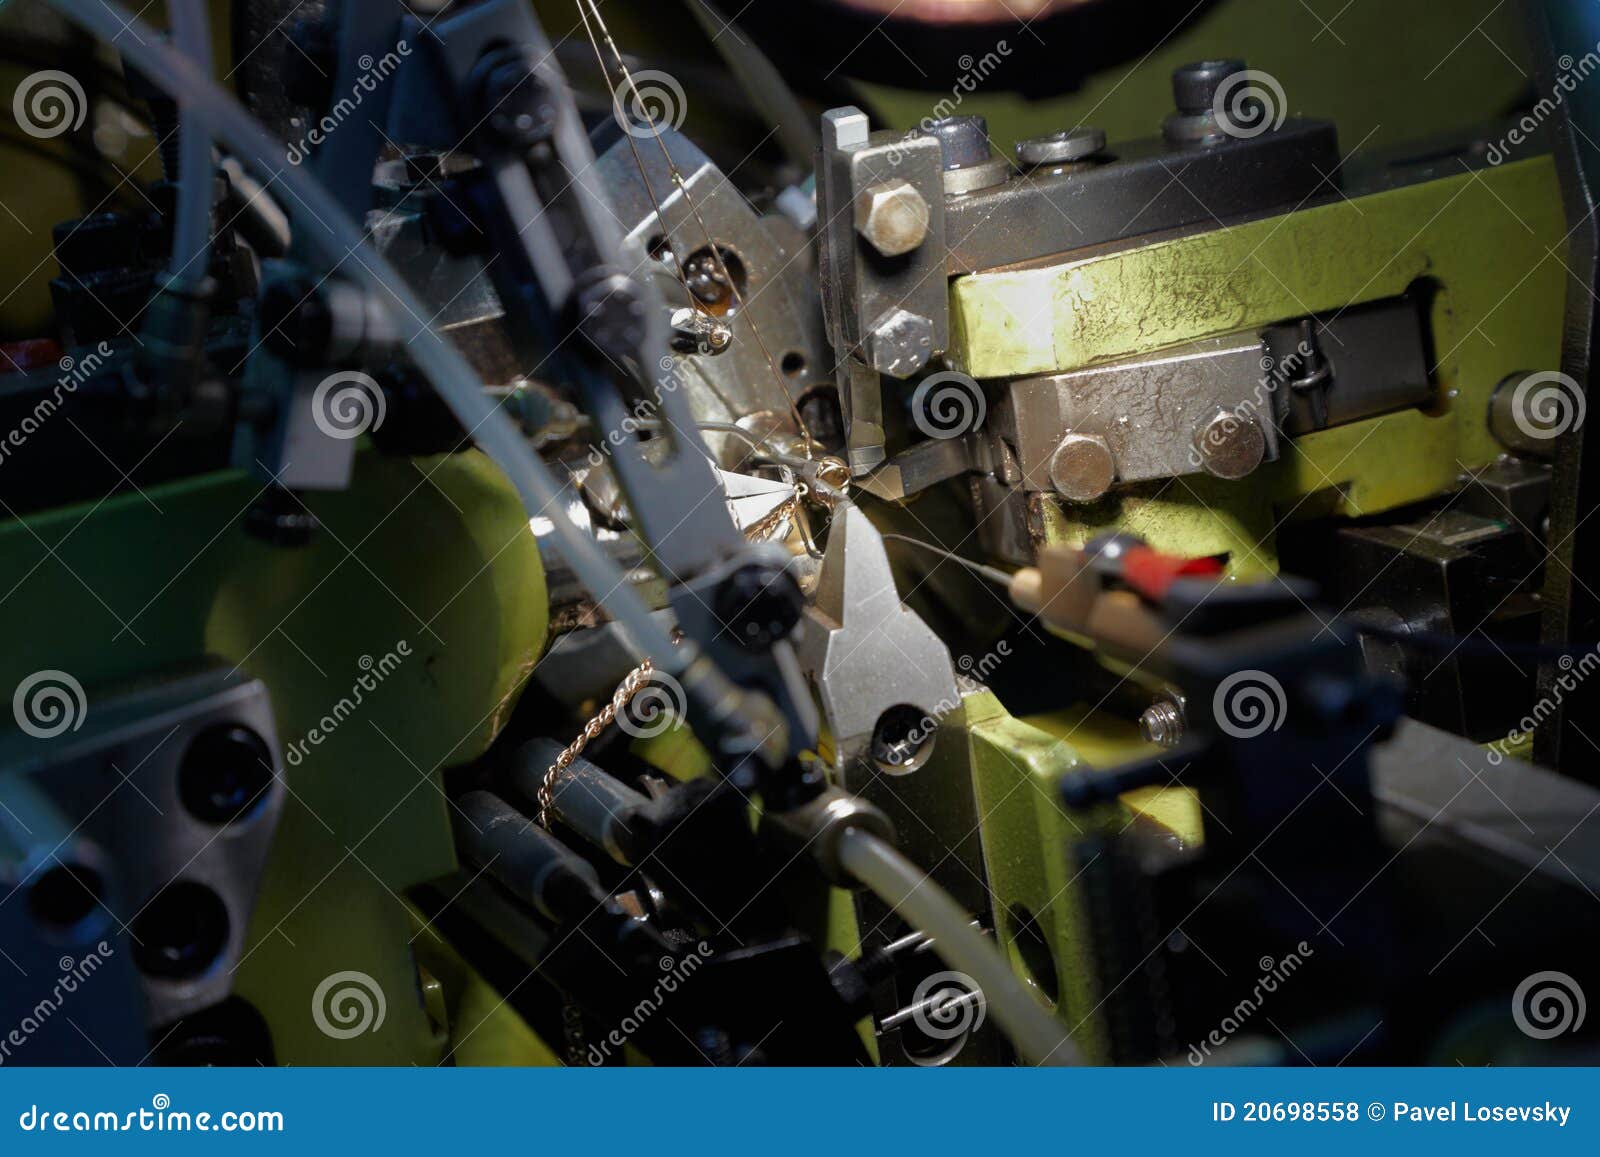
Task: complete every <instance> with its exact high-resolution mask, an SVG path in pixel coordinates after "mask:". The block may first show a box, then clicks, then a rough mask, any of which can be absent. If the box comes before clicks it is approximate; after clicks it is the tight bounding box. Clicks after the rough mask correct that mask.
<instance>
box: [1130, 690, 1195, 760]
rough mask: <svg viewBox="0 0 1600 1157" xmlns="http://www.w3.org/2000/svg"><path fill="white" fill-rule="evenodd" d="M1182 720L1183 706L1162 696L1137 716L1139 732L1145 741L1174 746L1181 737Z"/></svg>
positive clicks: (1163, 745) (1162, 745) (1169, 746)
mask: <svg viewBox="0 0 1600 1157" xmlns="http://www.w3.org/2000/svg"><path fill="white" fill-rule="evenodd" d="M1183 722H1184V721H1183V706H1182V705H1181V704H1180V703H1178V702H1177V701H1176V700H1174V699H1172V698H1169V697H1165V696H1163V697H1162V698H1160V699H1157V700H1156V701H1155V702H1154V703H1152V704H1150V706H1148V707H1146V708H1145V709H1144V714H1143V715H1141V716H1139V734H1140V735H1141V736H1142V737H1143V738H1144V741H1145V742H1146V743H1154V744H1158V745H1159V746H1161V747H1168V748H1171V747H1176V746H1178V742H1179V741H1180V740H1181V739H1182V738H1183Z"/></svg>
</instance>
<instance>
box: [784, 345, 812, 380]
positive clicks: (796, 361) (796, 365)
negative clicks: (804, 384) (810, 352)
mask: <svg viewBox="0 0 1600 1157" xmlns="http://www.w3.org/2000/svg"><path fill="white" fill-rule="evenodd" d="M778 365H779V367H780V368H781V369H782V370H783V372H784V373H785V374H787V375H788V376H789V377H791V378H798V377H799V376H800V375H801V374H803V373H805V372H806V355H805V354H803V353H801V352H800V351H799V350H790V351H789V352H788V353H786V354H784V355H783V361H781V362H779V363H778Z"/></svg>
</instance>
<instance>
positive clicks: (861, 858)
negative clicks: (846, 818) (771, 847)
mask: <svg viewBox="0 0 1600 1157" xmlns="http://www.w3.org/2000/svg"><path fill="white" fill-rule="evenodd" d="M839 860H840V862H841V863H842V865H843V866H844V870H845V871H847V872H849V873H850V874H851V875H852V876H854V877H855V878H856V879H857V880H860V881H861V882H862V883H863V884H865V885H866V886H867V887H868V888H870V889H872V891H874V892H876V893H877V894H878V897H879V899H881V900H882V901H883V902H884V903H885V904H888V905H889V906H890V907H891V908H893V909H894V910H895V911H896V912H897V913H898V914H899V916H900V918H901V919H902V920H904V921H905V922H906V923H907V924H909V925H911V927H913V928H915V929H916V930H917V931H919V932H925V933H927V934H928V935H929V936H931V937H932V938H933V950H934V951H935V952H937V953H938V954H939V956H940V957H941V958H942V959H943V960H944V962H945V963H946V964H948V965H949V966H950V967H951V968H956V969H959V970H960V971H962V972H964V973H966V974H967V975H968V976H969V977H971V978H972V981H973V983H974V984H976V985H977V987H978V989H979V991H981V992H982V993H983V999H984V1003H985V1004H986V1005H987V1006H988V1008H989V1011H990V1012H992V1013H993V1014H994V1018H995V1020H997V1021H999V1022H1000V1027H1001V1028H1003V1029H1004V1030H1005V1032H1006V1035H1007V1036H1009V1037H1010V1038H1011V1043H1012V1044H1013V1045H1015V1046H1016V1048H1017V1052H1018V1053H1019V1054H1020V1055H1021V1057H1022V1059H1023V1060H1025V1061H1027V1062H1028V1063H1029V1064H1031V1065H1075V1064H1082V1063H1083V1062H1082V1058H1081V1057H1080V1056H1079V1053H1078V1049H1077V1046H1076V1045H1075V1044H1073V1043H1072V1038H1071V1037H1069V1036H1068V1035H1067V1034H1066V1030H1064V1029H1063V1028H1062V1027H1061V1025H1060V1024H1058V1023H1057V1022H1056V1019H1055V1018H1054V1017H1053V1016H1051V1015H1050V1013H1049V1012H1048V1011H1047V1010H1046V1009H1045V1008H1044V1006H1043V1005H1041V1004H1040V1003H1039V1002H1038V1001H1037V1000H1035V999H1034V998H1033V996H1032V994H1031V993H1029V992H1028V990H1027V988H1025V987H1024V986H1023V984H1022V981H1020V980H1018V979H1017V976H1016V974H1015V973H1014V972H1012V971H1011V966H1010V965H1009V964H1007V963H1006V958H1005V956H1004V955H1002V954H1001V952H1000V949H999V947H998V946H997V945H996V944H995V943H994V942H993V941H991V940H989V939H988V938H987V937H985V936H984V935H983V934H982V933H981V932H979V931H978V930H977V929H975V928H974V927H973V926H972V923H971V917H970V916H968V915H967V913H966V912H965V911H964V910H963V909H962V907H961V906H960V905H959V904H957V903H956V902H955V901H954V900H952V899H951V898H950V894H949V893H948V892H946V891H945V890H944V889H943V888H941V887H939V885H937V884H935V883H934V882H933V881H932V880H930V879H929V878H928V877H927V875H926V874H925V873H923V872H922V870H921V869H919V868H918V867H917V866H916V865H915V864H913V863H912V862H911V861H910V860H907V859H906V858H905V857H904V856H902V855H901V854H900V853H899V852H897V851H895V850H894V849H893V848H891V847H890V846H889V845H888V844H886V843H884V841H882V840H880V839H879V838H878V837H877V836H874V835H872V834H870V833H868V832H864V831H862V830H861V829H860V828H851V829H850V830H849V831H847V832H845V833H844V835H843V836H841V837H840V839H839Z"/></svg>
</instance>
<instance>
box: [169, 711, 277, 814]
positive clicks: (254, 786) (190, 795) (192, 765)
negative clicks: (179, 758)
mask: <svg viewBox="0 0 1600 1157" xmlns="http://www.w3.org/2000/svg"><path fill="white" fill-rule="evenodd" d="M271 786H272V753H271V752H269V751H268V750H267V744H266V741H265V740H263V739H262V738H261V736H259V735H257V734H256V733H255V732H254V731H252V730H250V728H248V727H243V726H241V725H239V724H237V723H219V724H217V725H216V726H214V727H208V728H206V729H205V730H204V731H202V732H201V733H200V734H199V735H197V736H195V738H194V742H192V743H190V744H189V750H188V751H186V752H184V753H183V763H182V765H181V766H180V767H179V768H178V797H179V798H180V799H182V800H183V806H184V807H185V808H187V809H188V810H189V814H190V815H192V816H194V817H195V818H196V819H198V820H202V821H203V822H205V823H208V824H226V823H231V822H232V821H234V820H237V819H242V818H243V817H244V816H246V815H248V814H249V813H251V812H252V811H254V810H255V809H256V808H257V807H259V806H260V805H261V803H262V802H263V801H264V800H265V799H266V798H267V789H268V788H269V787H271Z"/></svg>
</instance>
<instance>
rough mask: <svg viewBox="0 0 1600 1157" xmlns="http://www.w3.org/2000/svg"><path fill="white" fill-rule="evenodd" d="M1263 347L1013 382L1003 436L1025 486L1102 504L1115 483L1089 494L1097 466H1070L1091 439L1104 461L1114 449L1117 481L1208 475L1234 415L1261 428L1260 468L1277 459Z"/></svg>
mask: <svg viewBox="0 0 1600 1157" xmlns="http://www.w3.org/2000/svg"><path fill="white" fill-rule="evenodd" d="M1261 349H1262V346H1261V339H1260V337H1259V336H1258V335H1257V334H1254V333H1251V334H1240V335H1236V336H1233V337H1225V338H1208V339H1206V340H1204V341H1200V342H1193V343H1190V344H1188V345H1184V346H1179V347H1175V348H1173V349H1169V350H1165V351H1163V352H1162V353H1160V354H1156V355H1153V356H1150V357H1141V358H1131V359H1128V360H1126V361H1121V362H1113V363H1110V364H1108V365H1100V366H1094V367H1092V368H1089V369H1083V370H1077V371H1074V372H1072V373H1067V374H1054V375H1050V376H1047V377H1040V378H1024V379H1021V380H1019V381H1015V382H1012V383H1011V384H1010V385H1009V386H1008V387H1007V388H1006V395H1005V398H1004V401H1003V403H1002V405H1001V407H999V409H1000V410H1001V413H1000V414H999V415H997V417H998V423H997V424H998V427H999V431H1000V432H999V434H998V437H1000V438H1002V439H1004V440H1005V441H1006V442H1007V443H1008V445H1009V448H1010V449H1011V450H1014V451H1015V453H1016V458H1017V462H1018V464H1019V466H1020V467H1021V470H1022V479H1023V485H1024V486H1025V487H1027V488H1028V489H1030V490H1056V491H1059V492H1060V493H1061V494H1062V495H1063V496H1064V497H1067V498H1070V499H1072V500H1074V501H1089V500H1092V499H1095V498H1098V497H1099V496H1100V495H1101V494H1103V493H1104V492H1105V489H1106V488H1107V486H1109V484H1110V481H1111V480H1110V479H1106V480H1105V485H1099V486H1095V487H1091V488H1090V489H1093V491H1094V492H1093V493H1089V492H1088V490H1087V489H1085V487H1084V486H1079V485H1077V484H1076V483H1077V482H1080V481H1083V480H1084V478H1085V477H1086V475H1085V470H1088V467H1090V466H1096V465H1097V462H1087V463H1084V466H1085V469H1076V468H1075V467H1076V465H1077V464H1079V463H1080V462H1082V460H1084V459H1086V458H1087V457H1088V456H1087V455H1084V454H1081V453H1080V454H1075V455H1074V456H1073V457H1072V461H1071V462H1070V463H1067V462H1063V460H1062V459H1063V455H1064V452H1065V451H1067V450H1071V449H1075V448H1077V447H1078V446H1079V445H1080V444H1081V445H1084V446H1088V445H1090V444H1091V443H1090V440H1093V441H1094V442H1096V443H1098V444H1099V445H1100V446H1102V447H1103V449H1101V450H1100V451H1099V453H1100V454H1101V455H1102V456H1104V455H1105V454H1106V453H1107V452H1109V460H1110V464H1111V466H1112V467H1113V468H1114V471H1115V480H1116V481H1120V482H1137V481H1142V480H1144V479H1150V478H1170V477H1174V476H1177V475H1183V474H1194V473H1198V472H1199V471H1201V470H1203V469H1206V465H1205V463H1206V456H1205V453H1204V451H1206V450H1207V449H1208V448H1209V447H1210V446H1211V445H1212V444H1213V443H1212V441H1211V440H1209V439H1207V438H1205V437H1203V434H1204V432H1205V431H1206V430H1207V429H1208V426H1209V424H1210V423H1211V421H1212V419H1214V418H1215V417H1216V416H1217V415H1219V414H1227V415H1232V416H1235V417H1236V418H1238V419H1239V420H1240V421H1241V422H1251V421H1253V422H1254V425H1255V428H1256V429H1257V430H1259V432H1260V438H1261V448H1260V450H1259V451H1258V458H1257V461H1258V462H1259V461H1260V460H1261V459H1262V458H1265V459H1266V460H1271V459H1274V458H1276V457H1277V454H1278V444H1277V431H1276V428H1275V426H1274V424H1273V421H1272V409H1271V394H1272V384H1271V383H1270V382H1267V381H1265V380H1264V379H1263V377H1262V372H1261ZM1219 445H1220V444H1219ZM1068 467H1074V468H1071V469H1069V468H1068ZM1248 472H1249V471H1248V470H1247V471H1245V473H1248ZM1088 473H1091V474H1098V473H1099V471H1098V469H1096V470H1088ZM1057 475H1064V477H1061V478H1058V477H1057ZM1064 482H1072V483H1073V485H1068V486H1065V487H1063V483H1064ZM1085 485H1087V484H1085Z"/></svg>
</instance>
